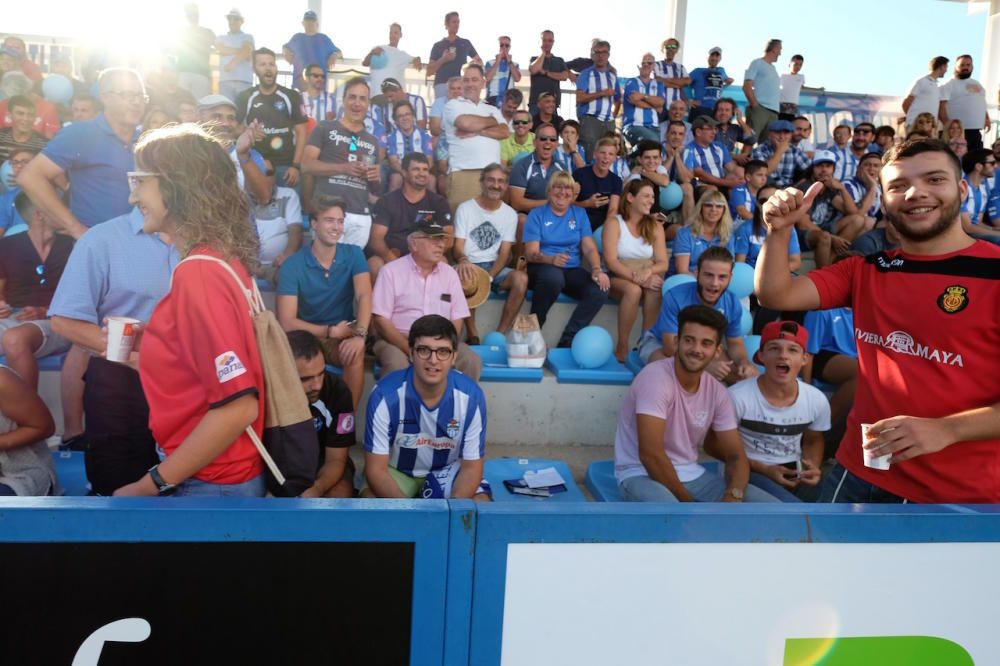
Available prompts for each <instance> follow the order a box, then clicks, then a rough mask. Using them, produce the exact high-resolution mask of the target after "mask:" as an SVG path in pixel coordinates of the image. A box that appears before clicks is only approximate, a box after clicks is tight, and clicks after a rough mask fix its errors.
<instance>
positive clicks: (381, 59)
mask: <svg viewBox="0 0 1000 666" xmlns="http://www.w3.org/2000/svg"><path fill="white" fill-rule="evenodd" d="M368 62H369V63H371V64H370V65H369V67H370V68H371V69H385V68H386V66H387V65H388V64H389V54H388V53H386V52H385V51H382V53H379V54H378V55H373V56H372V59H371V60H369V61H368ZM400 83H402V81H400Z"/></svg>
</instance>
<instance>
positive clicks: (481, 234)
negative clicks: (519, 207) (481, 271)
mask: <svg viewBox="0 0 1000 666" xmlns="http://www.w3.org/2000/svg"><path fill="white" fill-rule="evenodd" d="M455 238H461V239H463V240H464V241H465V254H466V256H467V257H469V261H471V262H472V263H474V264H481V263H491V264H492V263H493V262H494V261H496V258H497V255H498V254H500V243H502V242H504V241H508V242H510V243H513V242H514V241H515V240H516V239H517V211H515V210H514V209H513V208H511V207H510V206H508V205H507V204H505V203H503V202H501V203H500V208H499V209H497V210H483V208H482V206H480V205H479V203H478V202H477V201H476V200H475V199H469V200H468V201H464V202H462V204H460V205H459V207H458V208H457V209H456V210H455Z"/></svg>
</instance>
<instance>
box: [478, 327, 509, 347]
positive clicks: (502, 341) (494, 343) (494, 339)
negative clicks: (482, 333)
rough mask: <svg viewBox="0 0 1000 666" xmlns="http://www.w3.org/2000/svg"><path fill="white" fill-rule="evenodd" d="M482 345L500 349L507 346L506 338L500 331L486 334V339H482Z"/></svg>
mask: <svg viewBox="0 0 1000 666" xmlns="http://www.w3.org/2000/svg"><path fill="white" fill-rule="evenodd" d="M483 344H484V345H486V346H487V347H500V348H501V349H504V348H505V347H506V346H507V338H506V336H504V334H503V333H501V332H500V331H493V332H492V333H487V335H486V337H485V338H483Z"/></svg>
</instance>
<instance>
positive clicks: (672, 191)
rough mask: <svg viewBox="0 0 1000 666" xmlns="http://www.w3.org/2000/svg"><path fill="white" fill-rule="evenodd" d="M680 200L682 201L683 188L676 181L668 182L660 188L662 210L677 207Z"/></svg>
mask: <svg viewBox="0 0 1000 666" xmlns="http://www.w3.org/2000/svg"><path fill="white" fill-rule="evenodd" d="M682 201H684V190H682V189H681V186H680V185H678V184H677V183H670V184H669V185H667V186H666V187H661V188H660V208H662V209H663V210H664V211H671V210H673V209H675V208H679V207H680V205H681V202H682Z"/></svg>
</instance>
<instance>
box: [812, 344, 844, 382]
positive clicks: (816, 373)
mask: <svg viewBox="0 0 1000 666" xmlns="http://www.w3.org/2000/svg"><path fill="white" fill-rule="evenodd" d="M834 356H840V354H838V353H837V352H834V351H830V350H829V349H820V350H819V351H818V352H816V353H815V354H813V378H815V379H820V380H822V379H823V370H825V369H826V364H827V363H829V362H830V360H831V359H832V358H833V357H834Z"/></svg>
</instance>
